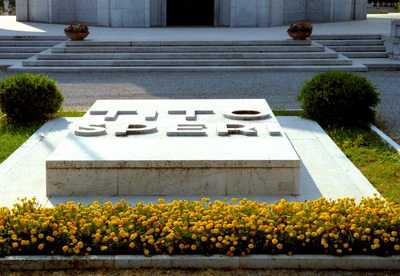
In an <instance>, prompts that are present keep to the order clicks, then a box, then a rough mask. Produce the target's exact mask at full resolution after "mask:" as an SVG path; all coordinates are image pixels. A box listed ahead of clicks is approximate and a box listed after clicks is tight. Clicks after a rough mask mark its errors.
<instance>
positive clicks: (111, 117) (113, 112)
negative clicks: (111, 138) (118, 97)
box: [90, 109, 158, 121]
mask: <svg viewBox="0 0 400 276" xmlns="http://www.w3.org/2000/svg"><path fill="white" fill-rule="evenodd" d="M142 114H143V117H144V119H145V120H146V121H156V120H157V118H158V112H157V111H144V112H140V113H138V111H137V110H118V109H110V110H91V111H90V115H103V116H105V117H104V121H116V120H117V119H118V116H119V115H142Z"/></svg>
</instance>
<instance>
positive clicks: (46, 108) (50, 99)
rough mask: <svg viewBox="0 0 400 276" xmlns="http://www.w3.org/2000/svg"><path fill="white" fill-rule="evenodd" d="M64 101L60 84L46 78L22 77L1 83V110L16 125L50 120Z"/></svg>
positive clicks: (14, 77)
mask: <svg viewBox="0 0 400 276" xmlns="http://www.w3.org/2000/svg"><path fill="white" fill-rule="evenodd" d="M63 100H64V98H63V96H62V95H61V92H60V90H59V89H58V87H57V84H56V82H55V81H54V80H51V79H49V78H48V77H47V76H45V75H36V74H18V75H15V76H11V77H8V78H6V79H4V80H2V81H1V82H0V110H1V111H2V112H3V113H5V114H6V115H7V119H8V120H9V121H11V122H13V123H19V124H28V123H32V122H36V121H42V120H46V119H48V118H50V117H51V116H53V115H54V114H55V113H56V112H57V111H58V110H59V109H60V108H61V105H62V102H63Z"/></svg>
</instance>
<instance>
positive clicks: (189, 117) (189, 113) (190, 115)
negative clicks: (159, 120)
mask: <svg viewBox="0 0 400 276" xmlns="http://www.w3.org/2000/svg"><path fill="white" fill-rule="evenodd" d="M168 114H170V115H186V121H197V115H212V114H214V111H213V110H196V109H186V110H170V111H168Z"/></svg>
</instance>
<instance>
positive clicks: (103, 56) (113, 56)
mask: <svg viewBox="0 0 400 276" xmlns="http://www.w3.org/2000/svg"><path fill="white" fill-rule="evenodd" d="M337 56H338V54H337V53H335V52H308V53H297V52H296V53H291V52H288V53H257V52H250V53H246V52H242V53H238V52H231V53H224V52H221V53H127V54H124V53H95V54H90V53H89V54H79V53H49V54H47V53H46V54H39V55H38V56H37V59H40V60H121V59H122V60H133V59H329V58H337Z"/></svg>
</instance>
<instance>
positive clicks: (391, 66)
mask: <svg viewBox="0 0 400 276" xmlns="http://www.w3.org/2000/svg"><path fill="white" fill-rule="evenodd" d="M366 66H367V67H368V70H371V71H400V63H374V64H366Z"/></svg>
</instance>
